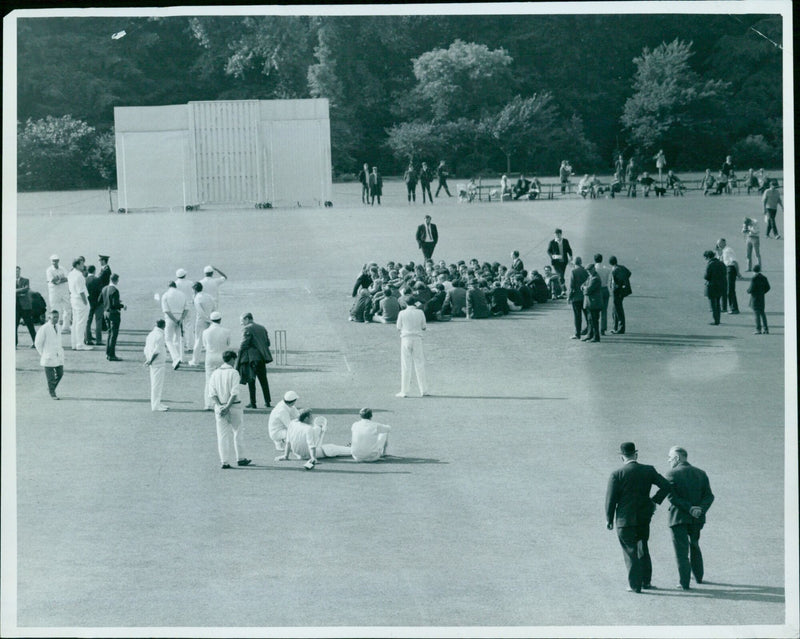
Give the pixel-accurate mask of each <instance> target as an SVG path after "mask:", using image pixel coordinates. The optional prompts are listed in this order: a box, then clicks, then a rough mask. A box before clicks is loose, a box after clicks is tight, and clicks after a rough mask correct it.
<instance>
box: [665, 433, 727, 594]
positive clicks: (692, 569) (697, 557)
mask: <svg viewBox="0 0 800 639" xmlns="http://www.w3.org/2000/svg"><path fill="white" fill-rule="evenodd" d="M688 456H689V454H688V453H687V452H686V449H685V448H681V447H680V446H673V447H672V448H670V449H669V453H668V456H667V461H668V462H669V465H670V467H671V469H670V470H669V471H667V475H666V477H667V480H668V481H669V483H670V487H671V490H664V489H662V490H660V491H658V493H657V494H656V496H655V497H653V501H655V502H656V503H657V504H660V503H661V502H662V501H663V500H664V497H665V496H667V493H669V501H670V504H669V529H670V532H671V533H672V545H673V546H674V548H675V559H677V561H678V575H679V577H680V583H679V584H678V586H677V587H678V588H680V589H682V590H689V577H690V575H691V574H692V573H693V574H694V578H695V581H696V582H697V583H699V584H700V583H703V554H702V553H701V552H700V531H701V530H702V528H703V526H704V525H705V523H706V513H707V512H708V509H709V508H711V504H712V503H713V502H714V494H713V493H712V492H711V484H709V482H708V475H706V473H705V472H704V471H702V470H700V469H699V468H697V467H696V466H692V465H691V464H690V463H689V462H688V461H686V459H687V457H688Z"/></svg>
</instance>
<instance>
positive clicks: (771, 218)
mask: <svg viewBox="0 0 800 639" xmlns="http://www.w3.org/2000/svg"><path fill="white" fill-rule="evenodd" d="M766 213H767V232H766V236H767V237H769V232H770V231H774V232H775V237H778V235H780V233H778V225H777V224H775V216H776V215H777V214H778V209H766Z"/></svg>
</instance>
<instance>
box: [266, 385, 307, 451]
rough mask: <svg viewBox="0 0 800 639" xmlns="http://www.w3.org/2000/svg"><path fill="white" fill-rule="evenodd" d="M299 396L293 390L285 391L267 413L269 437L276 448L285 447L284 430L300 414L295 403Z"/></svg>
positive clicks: (282, 448) (286, 429)
mask: <svg viewBox="0 0 800 639" xmlns="http://www.w3.org/2000/svg"><path fill="white" fill-rule="evenodd" d="M298 399H299V396H298V394H297V393H295V392H294V391H293V390H290V391H286V393H285V394H284V396H283V399H282V400H281V401H279V402H278V403H277V404H276V405H275V408H273V409H272V412H271V413H270V414H269V423H268V424H267V427H268V429H269V438H270V439H271V440H272V441H273V442H274V443H275V449H276V450H284V448H286V432H287V431H288V430H289V424H290V423H291V422H292V420H294V419H297V418H298V417H299V416H300V411H299V410H298V409H297V407H296V406H295V404H296V403H297V400H298Z"/></svg>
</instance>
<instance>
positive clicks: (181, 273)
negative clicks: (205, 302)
mask: <svg viewBox="0 0 800 639" xmlns="http://www.w3.org/2000/svg"><path fill="white" fill-rule="evenodd" d="M193 286H194V282H193V281H192V280H190V279H189V278H188V277H186V269H182V268H179V269H178V270H177V271H175V287H176V288H177V289H178V290H179V291H180V292H181V293H183V295H184V297H186V300H187V302H188V304H189V310H188V312H187V314H186V321H185V322H184V323H183V350H184V351H190V350H192V344H194V343H195V340H196V339H200V335H195V334H194V332H193V327H194V317H193V312H192V310H193V309H192V302H191V300H192V297H193V296H194V290H193V289H192V287H193Z"/></svg>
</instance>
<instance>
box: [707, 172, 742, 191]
mask: <svg viewBox="0 0 800 639" xmlns="http://www.w3.org/2000/svg"><path fill="white" fill-rule="evenodd" d="M733 186H736V177H735V176H733V178H729V176H728V175H726V174H725V173H723V172H722V171H720V172H719V173H718V174H717V176H716V177H714V176H713V175H711V169H706V174H705V175H704V176H703V180H702V182H700V188H701V189H703V195H721V194H723V193H730V192H731V187H733Z"/></svg>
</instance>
